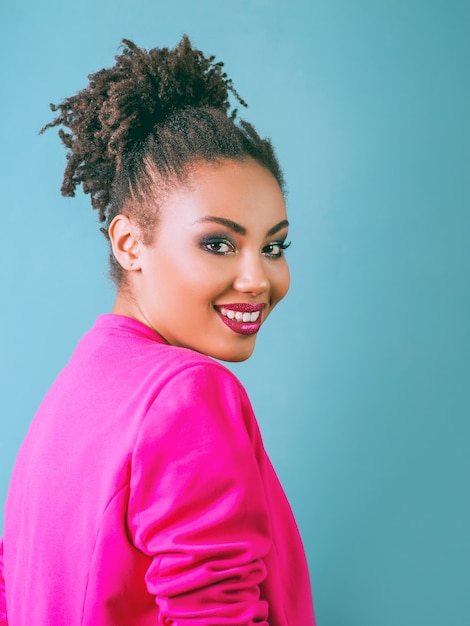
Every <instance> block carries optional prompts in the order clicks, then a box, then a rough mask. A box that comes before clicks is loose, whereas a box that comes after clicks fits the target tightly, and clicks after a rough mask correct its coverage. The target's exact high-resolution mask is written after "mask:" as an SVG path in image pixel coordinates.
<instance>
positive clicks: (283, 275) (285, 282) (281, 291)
mask: <svg viewBox="0 0 470 626" xmlns="http://www.w3.org/2000/svg"><path fill="white" fill-rule="evenodd" d="M289 285H290V272H289V266H288V265H287V262H286V261H285V260H283V261H282V265H281V266H280V267H278V268H276V271H275V272H274V273H273V277H272V279H271V289H272V300H273V304H277V303H278V302H279V301H280V300H282V298H284V296H285V295H286V293H287V292H288V291H289Z"/></svg>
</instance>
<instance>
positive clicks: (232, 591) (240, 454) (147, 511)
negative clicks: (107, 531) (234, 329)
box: [128, 362, 271, 626]
mask: <svg viewBox="0 0 470 626" xmlns="http://www.w3.org/2000/svg"><path fill="white" fill-rule="evenodd" d="M264 454H265V453H264V449H263V446H262V441H261V437H260V434H259V431H258V427H257V423H256V420H255V418H254V415H253V412H252V409H251V405H250V403H249V400H248V398H247V396H246V393H245V391H244V389H243V387H242V386H241V385H240V383H239V382H238V380H237V379H236V378H235V377H234V376H233V375H232V374H231V373H230V372H229V371H228V370H226V369H225V368H223V367H222V366H220V365H219V364H217V363H216V362H214V363H213V364H204V365H200V364H198V365H194V366H191V367H188V368H186V369H185V370H184V371H181V372H180V373H178V374H177V375H176V376H174V377H173V378H172V379H171V381H170V382H169V383H167V384H166V386H165V387H164V388H163V389H162V390H161V391H160V393H159V394H158V397H157V398H156V400H155V401H154V403H153V405H152V406H151V408H150V410H149V412H148V414H147V416H146V418H145V420H144V422H143V425H142V428H141V430H140V433H139V436H138V440H137V442H136V446H135V450H134V455H133V459H132V475H131V490H130V501H129V508H128V524H129V531H130V533H131V537H132V540H133V542H134V544H135V545H136V547H137V548H138V549H140V550H141V551H143V552H144V553H145V554H147V555H148V556H149V557H150V558H151V565H150V567H149V569H148V572H147V576H146V584H147V588H148V590H149V592H150V593H151V594H152V595H154V596H155V601H156V603H157V605H158V607H159V610H160V615H161V618H160V619H161V620H162V623H165V624H166V623H172V624H174V625H175V626H183V625H191V626H193V625H202V624H204V626H209V625H212V624H213V625H215V624H217V626H223V625H225V624H227V625H228V624H230V625H231V626H235V625H242V624H243V626H249V625H252V624H256V625H257V626H260V625H265V626H267V624H268V621H267V619H268V605H267V602H266V600H264V599H262V597H261V595H260V584H261V583H262V582H263V580H264V579H265V577H266V566H265V562H264V558H265V557H266V555H267V554H268V552H269V551H270V548H271V532H270V527H269V515H268V510H267V503H266V498H265V493H264V487H263V482H262V479H261V474H260V470H259V463H260V459H261V458H262V457H263V455H264Z"/></svg>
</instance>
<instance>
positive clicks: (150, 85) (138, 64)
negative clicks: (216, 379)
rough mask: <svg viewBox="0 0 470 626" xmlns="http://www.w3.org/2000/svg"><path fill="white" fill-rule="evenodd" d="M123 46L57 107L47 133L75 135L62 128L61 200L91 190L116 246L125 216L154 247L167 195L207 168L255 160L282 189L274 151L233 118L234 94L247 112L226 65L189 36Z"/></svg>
mask: <svg viewBox="0 0 470 626" xmlns="http://www.w3.org/2000/svg"><path fill="white" fill-rule="evenodd" d="M122 43H123V49H122V52H121V54H119V55H117V56H116V63H115V65H114V66H113V67H111V68H109V69H102V70H100V71H99V72H96V73H95V74H91V75H90V76H89V84H88V86H87V87H86V88H85V89H82V90H81V91H79V92H78V93H77V94H76V95H74V96H72V97H70V98H66V99H65V100H63V101H62V102H61V103H60V104H57V105H54V104H51V105H50V107H51V109H52V111H54V112H58V115H57V117H55V119H54V120H53V121H52V122H50V123H49V124H47V125H46V126H45V127H44V128H43V129H42V130H41V132H44V131H45V130H46V129H48V128H52V127H54V126H59V127H66V128H67V129H68V131H69V132H67V131H65V130H63V128H60V129H59V136H60V138H61V140H62V142H63V143H64V145H65V147H66V149H67V166H66V168H65V172H64V178H63V182H62V188H61V192H62V195H64V196H74V195H75V190H76V188H77V186H78V185H82V188H83V191H84V192H85V193H87V194H90V197H91V204H92V206H93V208H94V209H97V210H98V212H99V220H100V221H101V222H104V227H102V228H101V230H102V232H103V233H104V234H105V236H106V237H107V238H108V240H109V236H108V228H109V225H110V223H111V221H112V220H113V219H114V217H115V216H116V215H118V214H119V213H120V212H123V210H125V212H126V214H127V215H132V216H133V217H134V219H135V220H136V221H137V223H138V224H139V227H140V228H141V230H142V234H143V238H144V241H145V243H147V244H149V243H151V241H152V237H153V234H154V232H155V227H156V224H157V218H158V207H159V204H161V202H162V200H163V198H164V193H165V191H166V190H168V189H171V186H172V185H173V184H175V183H177V182H182V181H184V179H185V177H186V176H187V175H188V173H189V172H190V169H191V167H192V166H194V165H196V164H197V163H198V162H201V161H207V162H214V163H216V162H218V161H220V160H221V159H234V160H243V159H246V158H247V157H251V158H253V159H255V160H256V161H257V162H258V163H259V164H260V165H262V166H263V167H265V168H266V169H267V170H269V171H270V172H271V173H272V174H273V176H274V177H275V178H276V180H277V181H278V183H279V185H280V187H281V189H282V188H283V177H282V172H281V169H280V166H279V163H278V161H277V158H276V156H275V153H274V149H273V146H272V144H271V142H270V141H269V140H268V139H262V138H261V137H260V136H259V135H258V133H257V132H256V130H255V129H254V127H253V126H252V125H251V124H249V123H248V122H245V121H243V120H238V119H237V110H236V109H234V110H233V111H232V112H231V113H230V114H229V109H230V106H231V105H230V102H229V96H230V94H231V95H232V96H233V97H234V98H235V100H236V101H237V102H238V103H239V104H240V105H241V106H246V103H245V102H244V101H243V100H242V99H241V98H240V96H239V95H238V93H237V92H236V90H235V89H234V87H233V85H232V81H231V80H230V79H229V78H228V77H227V74H226V73H225V72H224V71H223V63H221V62H217V63H216V62H215V57H214V56H209V57H206V56H204V54H203V53H202V52H201V51H200V50H196V49H194V48H193V47H192V45H191V42H190V41H189V39H188V37H187V36H186V35H185V36H183V38H182V39H181V41H180V43H179V44H178V46H177V47H176V48H174V49H172V50H170V49H168V48H153V49H152V50H148V51H147V50H145V49H143V48H139V47H137V46H136V45H135V44H134V43H133V42H132V41H130V40H128V39H123V41H122ZM156 180H157V185H156V184H155V181H156ZM156 189H157V190H158V191H157V197H156V196H155V190H156ZM149 200H150V201H149ZM110 274H111V277H112V278H113V280H114V282H115V283H116V284H117V285H119V284H120V282H121V280H122V277H123V276H122V275H123V271H122V268H121V266H120V265H119V263H118V262H117V261H116V259H115V258H114V256H113V254H111V255H110Z"/></svg>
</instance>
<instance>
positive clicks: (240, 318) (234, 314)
mask: <svg viewBox="0 0 470 626" xmlns="http://www.w3.org/2000/svg"><path fill="white" fill-rule="evenodd" d="M220 312H221V313H222V315H224V316H225V317H228V318H229V320H236V321H237V322H256V321H257V320H258V318H259V314H260V312H259V311H253V312H252V313H248V311H247V312H245V313H242V311H232V310H231V309H225V308H223V307H222V308H221V309H220Z"/></svg>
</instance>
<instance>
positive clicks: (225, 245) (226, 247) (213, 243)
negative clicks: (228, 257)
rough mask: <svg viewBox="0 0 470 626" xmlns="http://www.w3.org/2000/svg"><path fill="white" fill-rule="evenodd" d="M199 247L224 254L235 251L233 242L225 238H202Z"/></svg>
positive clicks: (213, 252) (212, 252)
mask: <svg viewBox="0 0 470 626" xmlns="http://www.w3.org/2000/svg"><path fill="white" fill-rule="evenodd" d="M201 248H202V249H203V250H206V251H207V252H210V253H211V254H217V255H225V254H230V253H232V252H234V251H235V249H234V246H233V244H232V243H231V242H230V241H227V240H226V239H213V238H212V239H204V240H203V241H202V242H201Z"/></svg>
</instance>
